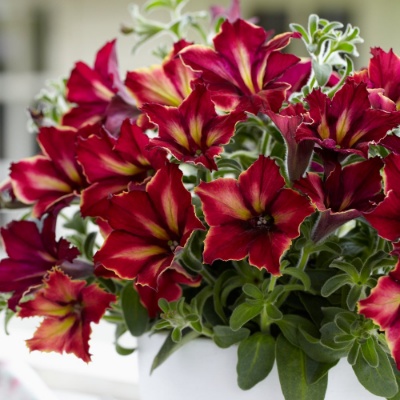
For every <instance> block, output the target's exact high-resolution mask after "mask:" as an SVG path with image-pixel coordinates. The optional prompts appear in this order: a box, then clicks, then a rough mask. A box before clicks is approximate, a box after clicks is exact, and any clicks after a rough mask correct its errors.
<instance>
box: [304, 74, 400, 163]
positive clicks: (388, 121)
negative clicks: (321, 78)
mask: <svg viewBox="0 0 400 400" xmlns="http://www.w3.org/2000/svg"><path fill="white" fill-rule="evenodd" d="M368 96H369V93H368V90H367V87H366V85H365V84H364V83H358V84H357V83H356V82H354V81H353V80H351V79H350V80H348V81H347V82H346V83H345V84H344V85H343V86H342V88H341V89H340V90H338V91H337V92H336V94H335V96H334V97H333V99H332V100H331V99H330V98H329V97H328V96H327V95H326V94H324V93H322V92H321V90H319V89H318V90H314V91H313V92H311V93H310V94H309V95H308V96H307V97H306V101H307V103H308V104H309V106H310V117H311V118H312V120H313V121H312V122H304V123H303V124H301V125H300V127H299V129H298V130H297V133H296V136H297V140H299V141H300V140H313V141H315V142H317V143H318V144H319V145H320V146H321V147H323V148H324V149H328V150H331V151H334V152H338V153H344V154H345V155H347V154H350V153H354V154H359V155H360V156H362V157H365V158H367V157H368V148H369V144H370V143H378V142H379V141H380V140H381V139H382V138H383V137H384V136H385V135H386V134H387V132H388V131H389V130H390V129H393V128H395V127H396V126H397V125H399V124H400V112H386V111H383V110H376V109H373V108H372V107H371V103H370V100H369V97H368Z"/></svg>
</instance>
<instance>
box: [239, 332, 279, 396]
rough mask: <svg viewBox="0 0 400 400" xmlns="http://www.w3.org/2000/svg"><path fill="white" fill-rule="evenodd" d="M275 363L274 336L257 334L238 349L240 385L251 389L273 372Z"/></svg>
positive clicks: (243, 342)
mask: <svg viewBox="0 0 400 400" xmlns="http://www.w3.org/2000/svg"><path fill="white" fill-rule="evenodd" d="M274 361H275V340H274V338H273V337H272V336H270V335H266V334H263V333H261V332H257V333H255V334H254V335H252V336H250V337H248V338H247V339H244V340H243V341H242V342H241V343H240V344H239V348H238V363H237V366H236V371H237V374H238V385H239V387H240V388H241V389H243V390H247V389H251V388H252V387H253V386H254V385H256V384H257V383H258V382H260V381H262V380H263V379H265V378H266V377H267V376H268V374H269V373H270V372H271V370H272V367H273V366H274Z"/></svg>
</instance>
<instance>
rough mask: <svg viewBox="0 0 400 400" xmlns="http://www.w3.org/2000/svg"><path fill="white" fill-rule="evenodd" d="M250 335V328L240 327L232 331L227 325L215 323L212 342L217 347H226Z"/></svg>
mask: <svg viewBox="0 0 400 400" xmlns="http://www.w3.org/2000/svg"><path fill="white" fill-rule="evenodd" d="M249 335H250V330H249V329H246V328H240V329H239V330H237V331H233V330H232V329H231V328H229V326H225V325H217V326H214V336H213V339H214V342H215V344H216V345H217V346H218V347H221V348H223V349H226V348H228V347H230V346H232V345H233V344H235V343H238V342H241V341H242V340H244V339H246V338H247V337H248V336H249Z"/></svg>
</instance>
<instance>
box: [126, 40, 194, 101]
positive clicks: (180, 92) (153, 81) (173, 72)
mask: <svg viewBox="0 0 400 400" xmlns="http://www.w3.org/2000/svg"><path fill="white" fill-rule="evenodd" d="M190 45H191V43H189V42H187V41H185V40H180V41H179V42H177V43H175V44H174V48H173V50H172V51H171V53H170V54H168V56H167V57H166V58H165V60H164V61H163V63H162V64H161V65H155V66H152V67H150V68H140V69H137V70H135V71H130V72H128V73H127V76H126V81H125V84H126V87H127V88H128V89H129V90H130V92H131V94H132V96H133V97H134V98H135V99H136V101H137V104H138V106H139V107H140V106H142V105H143V104H145V103H157V104H164V105H167V106H175V107H177V106H179V104H181V103H182V101H183V100H184V99H185V98H186V97H187V96H188V95H189V94H190V92H191V91H192V88H191V81H193V80H194V79H195V78H198V76H199V73H195V72H193V71H192V70H191V69H190V68H188V67H187V66H185V65H184V64H183V63H182V61H181V59H180V58H179V57H177V55H178V53H179V52H180V51H181V50H182V49H184V48H186V47H187V46H190Z"/></svg>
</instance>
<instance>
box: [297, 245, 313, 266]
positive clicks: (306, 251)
mask: <svg viewBox="0 0 400 400" xmlns="http://www.w3.org/2000/svg"><path fill="white" fill-rule="evenodd" d="M311 253H312V251H311V249H310V248H309V247H308V246H304V247H303V248H302V249H301V252H300V259H299V262H298V263H297V266H296V267H297V268H298V269H299V270H301V271H304V269H305V268H306V266H307V262H308V257H310V254H311Z"/></svg>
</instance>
